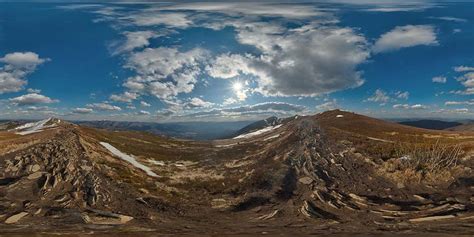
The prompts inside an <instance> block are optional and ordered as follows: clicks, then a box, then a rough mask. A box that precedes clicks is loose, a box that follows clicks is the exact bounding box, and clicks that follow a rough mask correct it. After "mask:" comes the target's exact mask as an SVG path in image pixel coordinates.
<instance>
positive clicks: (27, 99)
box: [10, 93, 58, 106]
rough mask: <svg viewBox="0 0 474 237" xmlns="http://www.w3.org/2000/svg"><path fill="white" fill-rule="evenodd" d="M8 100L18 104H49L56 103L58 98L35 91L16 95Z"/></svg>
mask: <svg viewBox="0 0 474 237" xmlns="http://www.w3.org/2000/svg"><path fill="white" fill-rule="evenodd" d="M10 102H11V103H13V104H15V105H19V106H24V105H35V104H51V103H56V102H58V100H54V99H51V98H49V97H47V96H44V95H41V94H37V93H30V94H26V95H22V96H18V97H15V98H11V99H10Z"/></svg>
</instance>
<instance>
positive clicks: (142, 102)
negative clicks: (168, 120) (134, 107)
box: [140, 101, 151, 107]
mask: <svg viewBox="0 0 474 237" xmlns="http://www.w3.org/2000/svg"><path fill="white" fill-rule="evenodd" d="M140 105H141V106H143V107H150V106H151V105H150V104H148V103H147V102H145V101H140Z"/></svg>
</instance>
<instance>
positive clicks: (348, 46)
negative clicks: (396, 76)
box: [207, 22, 369, 96]
mask: <svg viewBox="0 0 474 237" xmlns="http://www.w3.org/2000/svg"><path fill="white" fill-rule="evenodd" d="M229 24H232V26H234V27H236V28H237V32H238V34H237V40H239V42H240V43H241V44H246V45H252V46H255V47H256V48H257V49H259V50H260V52H261V53H262V55H260V56H259V57H256V56H253V57H250V56H248V55H227V54H225V55H221V56H219V57H217V59H216V60H215V61H214V64H213V65H211V66H210V67H208V68H207V69H208V71H209V73H210V74H211V75H213V76H215V77H219V78H231V77H235V76H237V75H240V74H251V75H254V76H256V78H257V83H258V87H257V88H256V90H255V91H257V92H260V93H262V94H263V95H265V96H317V95H320V94H325V93H330V92H334V91H338V90H343V89H347V88H352V87H357V86H360V85H362V84H363V82H364V80H363V79H362V78H361V73H360V72H359V71H357V69H356V68H357V66H358V65H359V64H361V63H363V62H365V60H366V59H367V58H368V56H369V52H368V50H367V42H366V40H365V38H364V37H363V36H361V35H359V34H357V33H356V32H354V31H353V30H352V29H351V28H339V27H335V26H333V27H331V26H325V27H322V26H320V25H319V24H317V23H314V22H313V23H309V24H306V25H303V26H301V27H300V28H296V29H287V28H284V27H283V26H280V25H278V24H275V23H264V22H257V23H255V22H253V23H252V22H232V23H229ZM290 78H291V79H290Z"/></svg>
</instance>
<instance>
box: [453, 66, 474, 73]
mask: <svg viewBox="0 0 474 237" xmlns="http://www.w3.org/2000/svg"><path fill="white" fill-rule="evenodd" d="M454 71H455V72H469V71H474V67H468V66H457V67H454Z"/></svg>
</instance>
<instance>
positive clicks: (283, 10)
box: [160, 2, 327, 19]
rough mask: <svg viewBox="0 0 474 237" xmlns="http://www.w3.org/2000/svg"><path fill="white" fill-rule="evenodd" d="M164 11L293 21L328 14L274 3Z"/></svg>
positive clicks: (177, 7) (178, 7)
mask: <svg viewBox="0 0 474 237" xmlns="http://www.w3.org/2000/svg"><path fill="white" fill-rule="evenodd" d="M161 9H164V10H192V11H198V12H218V13H226V14H229V15H256V16H277V17H285V18H292V19H299V18H307V17H314V16H321V15H325V14H327V13H325V12H323V11H320V10H319V9H317V8H316V7H314V6H305V5H294V4H274V3H230V2H227V3H217V2H215V3H185V4H176V5H171V6H167V7H163V8H160V10H161Z"/></svg>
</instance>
